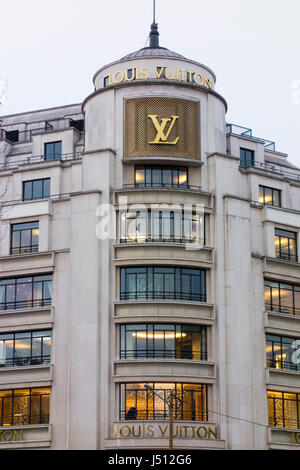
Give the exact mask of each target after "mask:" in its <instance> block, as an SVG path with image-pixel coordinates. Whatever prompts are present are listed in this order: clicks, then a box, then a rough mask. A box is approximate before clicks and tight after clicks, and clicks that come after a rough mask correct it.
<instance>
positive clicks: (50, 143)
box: [44, 140, 62, 162]
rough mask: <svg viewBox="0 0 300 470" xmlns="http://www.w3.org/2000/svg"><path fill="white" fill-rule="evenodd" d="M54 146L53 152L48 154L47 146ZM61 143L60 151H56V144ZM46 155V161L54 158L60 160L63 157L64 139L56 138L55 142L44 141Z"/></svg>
mask: <svg viewBox="0 0 300 470" xmlns="http://www.w3.org/2000/svg"><path fill="white" fill-rule="evenodd" d="M51 145H53V146H54V150H53V154H52V153H50V154H49V155H48V151H47V148H48V146H51ZM57 145H59V147H60V148H59V150H60V151H59V152H56V146H57ZM44 157H45V161H46V162H51V161H53V160H60V159H61V157H62V140H55V141H53V142H45V143H44ZM48 157H49V158H48Z"/></svg>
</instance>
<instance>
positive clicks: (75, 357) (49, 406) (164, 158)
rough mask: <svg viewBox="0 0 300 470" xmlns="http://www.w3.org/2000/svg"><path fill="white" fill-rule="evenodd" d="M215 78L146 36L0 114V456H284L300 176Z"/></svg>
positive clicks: (295, 427) (299, 326)
mask: <svg viewBox="0 0 300 470" xmlns="http://www.w3.org/2000/svg"><path fill="white" fill-rule="evenodd" d="M215 83H216V77H215V75H214V73H213V72H212V71H211V70H210V69H209V68H207V67H206V66H204V65H202V64H200V63H198V62H195V61H193V60H189V59H186V58H185V57H183V56H181V55H179V54H177V53H175V52H172V51H170V50H168V49H166V48H163V47H160V46H159V43H158V32H157V28H156V25H155V24H153V25H152V30H151V34H150V46H149V47H145V48H143V49H141V50H139V51H137V52H134V53H132V54H129V55H128V56H126V57H124V58H122V59H121V60H119V61H117V62H114V63H111V64H109V65H106V66H104V67H102V68H101V69H100V70H99V71H98V72H97V73H96V74H95V76H94V87H95V90H94V92H93V93H92V94H91V95H90V96H88V97H87V98H86V100H85V101H84V102H83V103H80V104H76V105H70V106H62V107H59V108H52V109H46V110H39V111H35V112H29V113H21V114H17V115H10V116H3V117H1V123H2V124H1V127H0V194H1V226H0V240H1V243H0V267H1V270H0V404H1V412H0V448H3V449H15V448H17V449H20V448H21V449H22V448H33V449H38V448H45V449H130V448H132V449H165V448H167V447H168V438H169V418H170V412H172V416H173V418H174V424H173V433H174V448H175V449H234V450H238V449H261V450H262V449H295V450H300V364H298V362H299V361H298V357H297V350H298V349H299V346H300V264H299V253H298V251H299V246H300V238H299V237H300V210H299V203H298V201H299V196H300V170H299V169H298V168H296V167H295V166H294V165H292V164H291V163H289V162H288V159H287V155H286V154H283V153H280V152H277V151H276V150H275V144H274V143H273V142H270V141H267V140H265V139H262V138H257V137H255V136H253V134H252V131H251V129H246V128H241V127H239V126H236V125H233V124H228V123H227V121H226V111H227V104H226V101H225V100H224V98H223V97H222V96H220V95H219V94H218V93H217V91H216V90H215ZM145 385H146V387H145ZM170 410H171V411H170Z"/></svg>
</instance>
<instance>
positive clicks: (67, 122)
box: [0, 118, 84, 144]
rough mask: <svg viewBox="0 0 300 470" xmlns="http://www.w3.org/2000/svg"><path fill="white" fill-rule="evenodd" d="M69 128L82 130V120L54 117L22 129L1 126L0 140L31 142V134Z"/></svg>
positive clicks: (14, 142) (13, 142) (12, 142)
mask: <svg viewBox="0 0 300 470" xmlns="http://www.w3.org/2000/svg"><path fill="white" fill-rule="evenodd" d="M23 126H24V124H23ZM27 126H30V124H27ZM71 128H73V129H76V130H77V131H78V132H83V131H84V120H83V119H79V120H74V119H71V118H63V119H55V120H50V121H44V122H43V123H42V122H41V124H40V126H39V127H36V128H33V129H27V130H22V131H21V130H18V129H14V130H9V129H5V128H3V127H2V128H1V129H0V140H1V139H5V140H8V141H9V142H10V143H11V144H16V143H25V142H31V140H32V136H34V135H38V134H45V133H48V132H56V131H62V130H65V129H71Z"/></svg>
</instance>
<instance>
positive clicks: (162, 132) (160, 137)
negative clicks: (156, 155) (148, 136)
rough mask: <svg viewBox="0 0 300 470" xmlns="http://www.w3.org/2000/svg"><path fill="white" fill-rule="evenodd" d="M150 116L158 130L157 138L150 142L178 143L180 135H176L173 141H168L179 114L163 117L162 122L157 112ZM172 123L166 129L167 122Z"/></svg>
mask: <svg viewBox="0 0 300 470" xmlns="http://www.w3.org/2000/svg"><path fill="white" fill-rule="evenodd" d="M148 117H149V118H150V119H151V120H152V122H153V124H154V127H155V129H156V131H157V134H156V137H155V140H153V142H149V144H165V145H176V144H177V142H178V140H179V137H176V139H175V140H173V141H172V142H168V137H169V135H170V133H171V131H172V129H173V127H174V124H175V122H176V121H177V119H178V118H179V116H171V117H170V118H162V119H161V120H160V122H159V121H158V119H157V114H148ZM170 121H171V123H170V125H169V128H168V129H166V126H167V124H168V123H169V122H170Z"/></svg>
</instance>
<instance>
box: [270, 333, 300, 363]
mask: <svg viewBox="0 0 300 470" xmlns="http://www.w3.org/2000/svg"><path fill="white" fill-rule="evenodd" d="M296 341H297V338H289V337H285V336H276V335H267V337H266V355H267V366H268V367H269V368H271V369H287V370H295V371H300V363H299V364H297V346H296V345H297V343H296ZM298 341H299V338H298ZM299 344H300V342H299Z"/></svg>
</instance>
